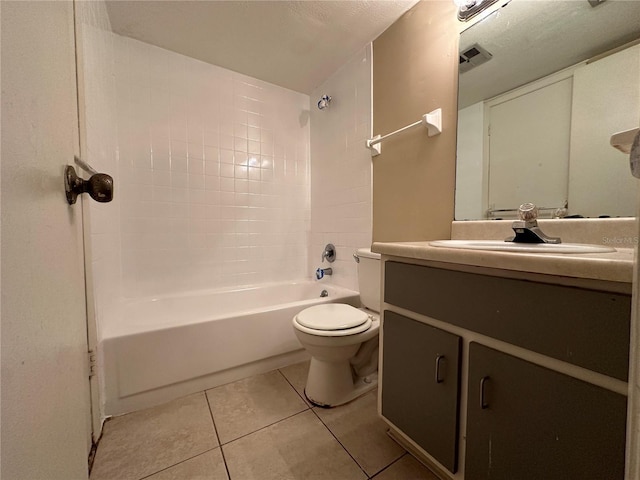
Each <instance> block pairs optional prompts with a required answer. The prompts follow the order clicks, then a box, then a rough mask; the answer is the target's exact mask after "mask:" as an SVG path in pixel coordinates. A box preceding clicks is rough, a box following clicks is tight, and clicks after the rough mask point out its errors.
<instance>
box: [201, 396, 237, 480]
mask: <svg viewBox="0 0 640 480" xmlns="http://www.w3.org/2000/svg"><path fill="white" fill-rule="evenodd" d="M203 393H204V398H205V399H206V400H207V407H208V408H209V416H210V417H211V423H213V431H214V432H215V433H216V438H217V439H218V446H219V447H220V454H221V455H222V461H223V462H224V469H225V470H226V471H227V478H228V479H229V480H231V473H229V465H227V458H226V457H225V456H224V450H223V449H222V442H221V441H220V434H219V433H218V427H216V420H215V418H213V410H211V403H209V395H207V391H206V390H205V391H204V392H203Z"/></svg>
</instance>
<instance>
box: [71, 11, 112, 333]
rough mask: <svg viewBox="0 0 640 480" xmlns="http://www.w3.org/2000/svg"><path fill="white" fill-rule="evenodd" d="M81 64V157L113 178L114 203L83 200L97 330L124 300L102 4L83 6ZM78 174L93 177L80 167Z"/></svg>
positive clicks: (108, 42)
mask: <svg viewBox="0 0 640 480" xmlns="http://www.w3.org/2000/svg"><path fill="white" fill-rule="evenodd" d="M76 20H77V25H78V42H77V48H78V61H79V67H80V68H79V72H80V78H79V80H80V82H79V93H80V119H81V121H80V127H81V128H80V131H81V141H80V147H81V151H80V155H81V157H82V158H83V159H84V160H86V161H87V162H89V163H90V164H91V166H93V167H94V168H95V169H96V170H98V171H99V172H103V173H108V174H109V175H111V176H112V177H113V178H114V185H115V188H114V198H113V201H112V202H111V203H98V202H95V201H93V200H91V199H90V198H89V197H88V196H87V195H82V196H81V198H82V200H78V203H80V202H82V209H83V214H84V215H83V219H84V223H85V257H86V259H87V278H86V281H87V308H88V314H89V317H90V319H93V318H95V319H96V320H95V321H94V320H90V321H89V336H90V338H91V336H92V334H93V330H92V328H93V327H94V326H95V327H97V329H98V332H97V334H95V336H96V337H101V336H102V335H101V334H100V326H101V325H102V323H103V322H102V320H103V319H104V318H105V317H108V316H110V315H111V312H113V310H114V308H115V306H116V305H117V302H118V301H119V299H120V298H121V282H120V278H121V271H120V215H119V213H120V199H121V197H120V193H121V192H120V176H119V174H118V173H119V172H118V161H117V147H118V144H117V140H118V137H117V128H116V125H117V123H116V122H117V114H116V88H115V86H116V85H115V81H114V75H113V72H114V62H115V59H114V48H113V41H114V35H113V34H112V33H111V25H110V23H109V17H108V15H107V11H106V7H105V5H104V3H103V2H78V3H77V4H76ZM76 171H77V172H78V175H80V176H82V177H83V178H88V177H89V174H88V173H87V172H84V171H82V170H81V169H80V168H79V167H78V166H76Z"/></svg>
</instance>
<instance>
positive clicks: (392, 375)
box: [382, 311, 461, 472]
mask: <svg viewBox="0 0 640 480" xmlns="http://www.w3.org/2000/svg"><path fill="white" fill-rule="evenodd" d="M384 328H385V330H384V357H383V371H384V388H383V390H382V414H383V415H384V416H385V417H386V418H387V419H389V420H390V421H391V422H393V424H394V425H396V426H397V427H398V428H400V429H401V430H402V431H403V432H404V433H405V434H406V435H408V436H409V437H411V438H412V439H413V440H414V441H415V442H416V443H417V444H418V445H420V447H422V448H423V449H424V450H426V451H428V452H429V453H430V454H431V455H433V457H434V458H436V459H437V460H438V461H439V462H440V463H441V464H443V465H444V466H446V467H447V468H448V469H449V470H450V471H452V472H455V471H456V469H457V468H456V467H457V459H458V410H459V398H460V394H459V391H460V351H461V349H460V346H461V338H460V337H459V336H457V335H453V334H451V333H448V332H445V331H444V330H440V329H438V328H435V327H431V326H429V325H425V324H424V323H420V322H418V321H416V320H412V319H410V318H407V317H404V316H402V315H399V314H397V313H394V312H390V311H387V312H385V314H384Z"/></svg>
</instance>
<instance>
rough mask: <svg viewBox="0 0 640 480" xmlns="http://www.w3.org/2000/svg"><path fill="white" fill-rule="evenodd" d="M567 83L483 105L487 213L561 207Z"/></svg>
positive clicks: (569, 83)
mask: <svg viewBox="0 0 640 480" xmlns="http://www.w3.org/2000/svg"><path fill="white" fill-rule="evenodd" d="M571 90H572V79H571V78H565V79H563V80H560V81H558V82H555V83H552V84H551V85H547V86H545V87H543V88H537V89H535V90H533V91H529V92H528V93H525V94H521V95H518V96H515V97H510V98H507V99H506V100H504V101H501V102H500V103H496V104H493V105H492V104H491V102H489V103H488V104H487V107H488V108H487V115H488V117H489V118H488V120H489V122H488V124H489V128H488V131H487V133H488V158H489V162H488V163H489V172H488V173H489V174H488V177H489V191H488V205H489V209H516V208H518V206H519V205H520V204H522V203H525V202H533V203H535V204H536V205H538V206H541V207H561V206H563V205H564V204H565V202H566V199H567V190H568V175H569V138H570V133H571V132H570V127H571Z"/></svg>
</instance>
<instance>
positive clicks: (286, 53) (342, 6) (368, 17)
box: [107, 0, 418, 94]
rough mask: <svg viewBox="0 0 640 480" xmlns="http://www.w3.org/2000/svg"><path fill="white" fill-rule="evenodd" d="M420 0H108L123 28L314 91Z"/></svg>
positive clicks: (113, 18)
mask: <svg viewBox="0 0 640 480" xmlns="http://www.w3.org/2000/svg"><path fill="white" fill-rule="evenodd" d="M417 1H418V0H337V1H336V0H334V1H326V0H325V1H316V0H307V1H264V0H263V1H240V0H237V1H215V0H206V1H202V0H200V1H164V0H161V1H123V0H110V1H109V0H108V1H107V10H108V12H109V18H110V20H111V27H112V29H113V31H114V32H115V33H117V34H120V35H124V36H127V37H131V38H135V39H137V40H140V41H143V42H146V43H150V44H153V45H157V46H159V47H162V48H165V49H167V50H171V51H174V52H177V53H181V54H183V55H187V56H189V57H192V58H196V59H198V60H202V61H204V62H208V63H211V64H214V65H219V66H221V67H224V68H227V69H230V70H233V71H236V72H240V73H243V74H245V75H249V76H251V77H254V78H258V79H261V80H264V81H267V82H270V83H274V84H276V85H280V86H282V87H285V88H289V89H291V90H295V91H298V92H302V93H307V94H310V93H311V92H312V91H313V90H314V89H315V88H316V87H318V86H319V85H321V84H322V82H323V81H324V80H325V79H327V78H328V77H329V76H330V75H331V74H333V73H334V72H335V71H336V70H337V69H339V68H340V67H341V66H342V65H344V64H345V63H346V62H347V60H349V59H350V58H351V56H353V55H354V54H355V53H356V52H357V51H358V50H359V49H361V48H362V47H364V45H366V44H367V43H368V42H370V41H372V40H374V39H375V38H376V37H377V36H378V35H380V34H381V33H382V32H384V30H386V29H387V27H389V26H390V25H391V24H392V23H393V22H395V21H396V20H397V19H398V18H399V17H400V16H401V15H402V14H403V13H404V12H406V11H407V10H409V9H410V8H411V7H412V6H413V5H414V4H416V3H417Z"/></svg>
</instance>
